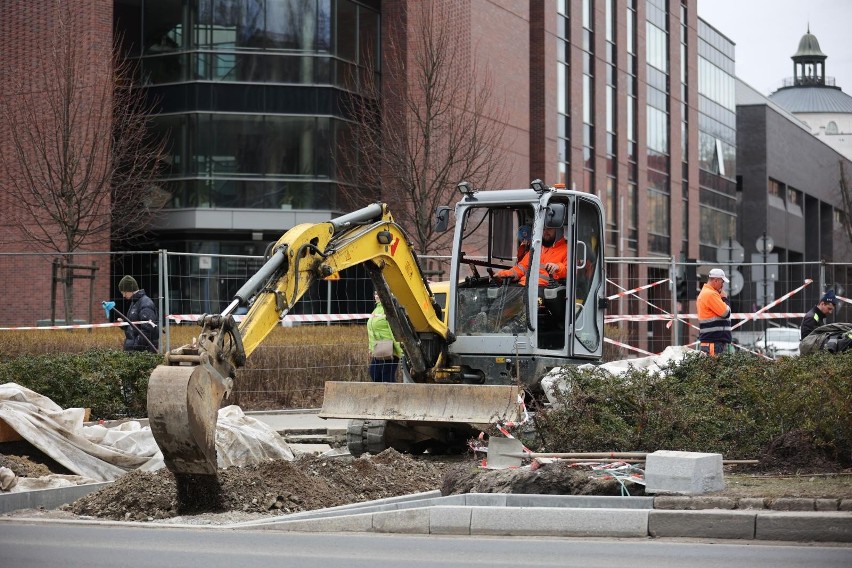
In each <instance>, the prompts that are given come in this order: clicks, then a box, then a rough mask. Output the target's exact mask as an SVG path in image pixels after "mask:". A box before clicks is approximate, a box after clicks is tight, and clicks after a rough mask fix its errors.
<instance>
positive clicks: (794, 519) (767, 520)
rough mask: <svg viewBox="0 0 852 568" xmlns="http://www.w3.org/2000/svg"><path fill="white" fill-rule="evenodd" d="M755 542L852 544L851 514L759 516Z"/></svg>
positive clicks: (771, 514) (778, 514)
mask: <svg viewBox="0 0 852 568" xmlns="http://www.w3.org/2000/svg"><path fill="white" fill-rule="evenodd" d="M755 538H758V539H761V540H784V541H816V542H852V513H846V512H839V511H838V512H836V513H835V512H786V511H763V512H759V513H757V520H756V524H755Z"/></svg>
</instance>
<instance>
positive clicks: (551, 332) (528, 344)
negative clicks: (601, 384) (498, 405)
mask: <svg viewBox="0 0 852 568" xmlns="http://www.w3.org/2000/svg"><path fill="white" fill-rule="evenodd" d="M602 226H603V220H602V216H601V207H600V204H599V202H598V200H597V198H595V197H594V196H592V195H588V194H581V193H577V192H568V191H559V190H548V191H543V192H536V191H534V190H526V191H521V190H518V191H499V192H497V191H494V192H481V193H476V194H474V195H473V197H469V196H468V197H466V198H465V199H462V201H461V202H460V203H459V204H458V206H457V207H456V233H455V240H456V243H457V245H456V246H455V247H454V257H453V260H454V262H453V266H452V271H451V276H450V282H451V285H453V286H454V289H453V290H451V291H450V297H451V298H452V299H451V301H450V302H449V304H448V325H449V329H450V332H451V333H453V334H454V336H455V339H456V340H455V342H453V343H452V344H451V345H450V346H449V347H448V352H449V356H448V361H449V362H450V363H452V364H453V365H454V366H458V367H459V368H461V369H462V371H461V373H460V375H461V376H463V377H464V382H474V383H478V384H507V383H519V384H522V385H523V386H524V388H526V389H528V390H531V391H533V392H536V391H537V390H538V388H539V387H538V381H539V379H540V378H541V377H542V375H543V374H544V373H545V372H546V371H547V370H549V369H550V368H553V367H556V366H560V365H564V364H568V363H575V362H576V363H580V362H587V360H595V359H599V358H600V357H601V355H602V352H603V315H604V309H605V307H606V303H605V298H604V282H605V275H604V267H603V264H602V263H601V262H600V258H599V257H600V253H601V250H602V248H601V245H602V242H603V241H602ZM524 227H529V228H530V243H529V248H528V250H522V252H521V254H523V255H524V256H523V257H519V253H518V249H519V247H518V245H519V243H518V242H517V240H516V239H517V237H516V235H518V233H519V231H520V232H522V233H523V228H524ZM554 233H555V237H554V236H553V235H554ZM548 237H549V238H548ZM552 264H558V265H560V266H561V267H562V269H561V270H558V271H555V272H552V273H551V272H548V271H547V270H546V267H547V266H551V265H552ZM507 271H509V272H512V273H513V274H514V275H515V276H516V277H512V278H507V277H505V276H504V277H501V275H505V274H506V273H507ZM518 275H520V276H521V277H517V276H518Z"/></svg>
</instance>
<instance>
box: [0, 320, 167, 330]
mask: <svg viewBox="0 0 852 568" xmlns="http://www.w3.org/2000/svg"><path fill="white" fill-rule="evenodd" d="M143 323H147V324H150V325H152V326H153V327H157V324H156V323H154V322H152V321H151V320H146V321H135V322H133V324H134V325H141V324H143ZM125 325H129V324H128V323H127V322H126V321H117V322H115V323H80V324H75V325H40V326H26V327H0V331H29V330H34V329H92V328H94V327H122V326H125Z"/></svg>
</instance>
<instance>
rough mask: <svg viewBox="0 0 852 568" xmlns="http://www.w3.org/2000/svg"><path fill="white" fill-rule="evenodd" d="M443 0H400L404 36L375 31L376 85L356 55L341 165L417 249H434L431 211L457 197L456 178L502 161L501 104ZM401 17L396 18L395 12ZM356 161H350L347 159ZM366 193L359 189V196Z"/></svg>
mask: <svg viewBox="0 0 852 568" xmlns="http://www.w3.org/2000/svg"><path fill="white" fill-rule="evenodd" d="M451 6H452V3H451V2H450V3H448V2H444V1H441V0H436V1H428V2H408V3H403V6H402V9H403V10H408V12H407V14H406V15H407V18H408V20H409V22H408V24H406V23H401V24H399V25H397V22H391V23H390V24H389V25H386V28H388V29H391V30H394V29H407V30H408V33H404V34H403V35H404V38H405V39H400V38H399V37H396V36H393V35H391V36H390V37H388V38H386V40H385V49H384V50H383V52H384V53H385V54H391V55H389V56H386V57H385V58H384V62H383V63H384V66H383V67H382V70H381V71H382V72H381V84H379V83H378V82H377V81H376V80H374V77H375V76H376V74H375V71H376V65H374V64H371V62H370V61H368V62H366V65H365V68H364V69H363V73H362V74H361V80H360V81H359V83H360V84H359V87H360V92H359V95H360V96H359V97H355V98H354V99H353V100H354V102H353V104H352V107H353V116H354V117H355V120H356V123H357V124H356V126H355V127H354V130H355V132H354V137H353V138H354V140H355V141H356V144H354V145H353V146H352V148H354V149H355V151H356V152H357V155H353V154H350V155H348V157H349V158H352V159H349V160H348V165H349V167H350V168H352V167H355V169H356V170H357V175H358V177H357V179H356V180H355V181H356V183H357V184H359V185H360V186H361V187H366V188H368V192H369V191H371V190H372V191H373V192H374V193H373V197H374V198H375V192H376V190H377V189H380V191H381V197H382V199H383V200H385V201H386V202H388V204H389V205H390V206H391V207H392V211H393V213H394V215H395V218H396V220H397V222H399V223H400V224H401V225H402V226H403V227H405V228H406V230H407V231H408V232H409V233H410V235H411V237H412V239H413V240H414V245H415V247H416V249H418V251H419V252H420V253H424V254H440V253H445V252H446V250H447V248H446V245H447V239H448V238H449V237H448V236H447V235H445V234H443V233H436V232H435V231H434V228H433V225H432V218H431V213H432V212H433V211H434V209H435V207H436V206H437V205H447V204H450V203H452V202H454V201H456V200H457V198H458V194H457V191H456V186H457V184H458V183H459V182H461V181H469V182H471V183H472V184H473V185H474V186H475V187H477V188H487V187H490V186H491V185H492V184H493V183H494V182H495V180H498V179H500V177H501V176H502V173H503V172H504V170H505V168H508V167H511V165H510V164H507V163H506V162H505V159H504V158H505V156H504V154H503V153H502V151H503V148H502V144H503V137H504V124H505V111H504V110H503V108H502V106H501V105H500V104H498V103H497V101H495V93H494V83H493V80H492V75H491V73H490V72H489V71H488V70H487V69H486V70H483V71H482V72H480V69H478V67H477V62H476V57H475V56H473V55H471V50H470V47H469V46H468V45H466V44H465V41H466V40H465V39H464V37H466V35H465V34H459V33H455V31H456V30H455V27H454V26H455V22H454V21H453V18H452V14H451ZM404 19H405V18H403V20H404ZM356 164H357V165H356ZM368 192H364V194H363V195H361V194H359V193H357V191H356V195H358V196H359V197H362V198H369V197H370V195H369V193H368Z"/></svg>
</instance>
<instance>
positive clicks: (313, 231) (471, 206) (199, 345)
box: [148, 180, 606, 476]
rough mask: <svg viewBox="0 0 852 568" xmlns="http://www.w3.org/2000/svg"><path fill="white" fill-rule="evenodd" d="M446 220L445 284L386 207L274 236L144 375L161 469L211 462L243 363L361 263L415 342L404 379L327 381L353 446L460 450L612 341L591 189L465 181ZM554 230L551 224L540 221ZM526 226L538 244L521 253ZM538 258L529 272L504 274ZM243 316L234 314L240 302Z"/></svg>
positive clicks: (189, 471)
mask: <svg viewBox="0 0 852 568" xmlns="http://www.w3.org/2000/svg"><path fill="white" fill-rule="evenodd" d="M458 189H459V191H460V193H461V198H460V200H459V202H458V203H457V204H456V206H455V210H454V211H453V210H451V209H450V207H439V208H438V209H437V210H436V212H435V227H436V229H437V230H439V231H446V230H448V228H449V226H450V224H451V223H450V221H451V217H452V216H453V214H454V217H455V224H454V225H455V228H454V239H453V248H452V261H451V267H450V274H449V282H447V283H440V284H437V285H435V288H436V290H437V289H440V290H439V291H433V290H432V289H431V284H430V282H429V281H428V280H427V278H426V277H425V276H424V273H423V270H422V269H421V265H420V262H419V259H418V257H417V255H416V253H415V252H414V250H413V249H412V247H411V244H410V241H409V239H408V238H407V236H406V233H405V231H404V230H403V228H402V227H400V226H399V225H398V224H396V223H395V222H394V219H393V216H392V215H391V212H390V211H389V210H388V207H387V205H386V204H383V203H374V204H371V205H368V206H367V207H364V208H363V209H360V210H358V211H355V212H352V213H349V214H347V215H343V216H341V217H337V218H335V219H332V220H330V221H328V222H324V223H317V224H302V225H298V226H296V227H293V228H292V229H290V230H289V231H287V232H286V233H285V234H284V235H283V236H282V237H281V238H280V239H279V240H278V241H277V242H276V243H275V245H274V246H273V247H272V248H271V252H270V254H269V257H268V260H267V261H266V262H265V264H264V265H263V266H262V267H261V269H260V270H259V271H258V272H257V273H256V274H255V275H254V276H252V277H251V278H250V279H249V280H248V282H246V283H245V284H244V285H243V286H242V288H240V290H239V291H238V292H237V293H236V295H235V296H234V299H233V301H232V302H231V303H230V305H228V307H227V308H226V309H225V310H224V311H223V312H222V313H220V314H212V315H211V314H206V315H204V316H203V317H202V318H201V319H200V321H199V325H200V326H201V327H202V330H201V332H200V333H199V335H198V337H197V339H196V341H194V342H193V344H192V345H187V346H183V347H180V348H178V349H174V350H172V351H170V352H169V353H167V354H166V356H165V360H164V361H163V363H162V364H161V365H159V366H157V368H156V369H155V370H154V372H153V373H152V375H151V377H150V380H149V385H148V418H149V421H150V425H151V430H152V432H153V434H154V438H155V439H156V441H157V444H158V445H159V447H160V449H161V450H162V452H163V457H164V459H165V463H166V466H167V467H168V468H169V469H170V470H171V471H172V472H173V473H175V474H177V475H192V476H195V475H215V474H216V470H217V465H216V448H215V432H216V419H217V412H218V410H219V408H220V405H221V404H222V401H223V399H224V398H226V397H227V396H228V394H229V393H230V391H231V388H232V386H233V382H234V381H235V380H239V379H238V376H237V369H239V368H240V367H242V366H243V365H244V364H245V362H246V358H247V357H249V356H251V354H252V352H253V351H254V350H255V349H256V348H257V347H258V346H259V345H260V344H261V343H262V342H263V341H264V339H265V338H266V337H267V335H268V334H269V333H270V332H271V331H272V329H274V328H275V327H276V326H279V325H280V322H281V318H282V317H283V316H284V315H285V314H287V313H288V312H289V311H290V310H291V309H292V308H293V306H294V305H296V303H297V302H298V301H299V299H300V298H301V297H302V295H303V294H304V293H305V292H306V291H307V290H308V289H309V288H310V287H311V285H312V284H313V283H314V282H316V281H317V280H319V279H322V278H326V277H328V276H331V275H333V274H336V273H338V272H340V271H342V270H344V269H346V268H350V267H352V266H355V265H362V266H364V267H365V268H366V269H367V272H368V274H369V275H370V278H371V280H372V282H373V285H374V287H375V290H376V291H377V292H378V294H379V298H380V300H381V302H382V304H383V305H384V306H385V313H386V316H387V318H388V322H389V323H390V326H391V329H392V331H393V333H394V337H396V338H397V340H398V341H399V342H400V343H401V344H402V346H403V351H404V358H403V365H402V366H403V376H404V382H402V383H392V384H389V383H371V382H333V381H329V382H327V383H326V384H325V393H324V401H323V408H322V411H321V412H320V416H322V417H325V418H345V419H349V420H350V423H349V424H350V425H349V428H348V432H347V445H348V446H349V450H350V451H351V452H352V454H353V455H356V456H357V455H360V454H361V453H364V452H370V453H374V454H375V453H379V452H381V451H382V450H384V449H386V448H390V447H392V448H395V449H397V450H399V451H406V452H419V451H424V450H426V449H431V450H432V451H449V450H452V449H456V448H459V447H463V446H464V445H465V444H466V442H467V440H468V438H469V436H470V435H471V433H473V432H475V431H476V429H479V430H483V429H486V428H487V427H488V426H489V425H493V424H495V423H500V422H509V421H517V420H519V419H520V417H521V412H522V410H523V405H524V397H525V396H536V395H537V394H540V393H541V385H540V381H541V379H542V377H543V376H544V375H545V374H546V373H547V372H548V371H549V370H551V369H553V368H554V367H560V366H563V365H566V364H581V363H588V362H594V361H599V360H600V358H601V355H602V351H603V340H604V337H603V312H604V310H605V308H606V297H605V294H604V283H605V281H606V278H605V273H604V259H603V252H604V241H603V232H602V227H603V223H604V217H603V207H602V205H601V202H600V200H599V199H598V198H597V197H596V196H594V195H591V194H587V193H582V192H577V191H570V190H566V189H564V188H561V187H556V188H554V187H549V186H548V185H546V184H544V183H542V182H541V181H539V180H535V181H534V182H532V184H531V188H529V189H516V190H493V191H477V190H476V189H475V188H473V187H472V186H471V185H470V184H469V183H467V182H462V183H460V184H459V186H458ZM545 228H552V229H556V231H547V232H546V231H545ZM554 232H555V233H556V234H557V236H556V238H557V239H561V238H564V239H565V240H566V241H567V246H563V247H562V248H561V249H560V250H565V251H566V252H565V259H564V262H565V266H566V267H568V269H567V277H566V278H564V279H560V280H554V279H552V278H549V277H548V275H547V272H546V271H545V272H542V270H543V265H544V263H543V262H541V261H540V259H541V256H542V247H550V246H552V245H553V243H552V242H549V241H548V239H549V238H552V237H551V236H548V237H545V236H544V235H545V233H547V234H548V235H552V233H554ZM519 235H522V236H523V237H525V238H527V239H528V242H525V243H523V245H524V247H525V249H526V248H527V247H528V251H526V252H525V251H519V248H518V247H519V240H518V238H519ZM522 256H528V263H521V264H524V265H526V266H528V268H526V270H528V273H529V274H532V275H540V278H538V279H536V278H535V277H531V278H528V279H526V281H525V282H524V283H523V284H521V283H520V282H517V281H515V282H512V281H510V280H509V279H508V278H499V277H498V276H497V272H499V271H501V270H506V269H509V268H511V267H513V266H514V265H516V264H517V263H518V262H519V261H520V260H521V258H520V257H522ZM244 307H247V308H248V313H247V315H246V316H245V317H244V319H243V320H242V321H241V322H240V323H239V325H237V323H236V321H235V319H234V317H233V314H234V313H235V312H236V310H237V309H239V308H244Z"/></svg>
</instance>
